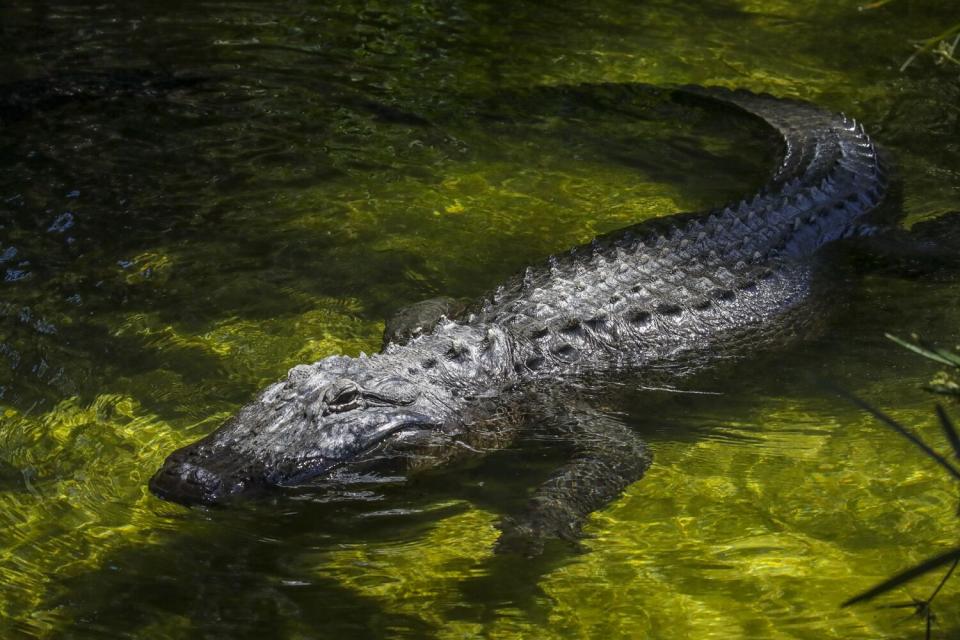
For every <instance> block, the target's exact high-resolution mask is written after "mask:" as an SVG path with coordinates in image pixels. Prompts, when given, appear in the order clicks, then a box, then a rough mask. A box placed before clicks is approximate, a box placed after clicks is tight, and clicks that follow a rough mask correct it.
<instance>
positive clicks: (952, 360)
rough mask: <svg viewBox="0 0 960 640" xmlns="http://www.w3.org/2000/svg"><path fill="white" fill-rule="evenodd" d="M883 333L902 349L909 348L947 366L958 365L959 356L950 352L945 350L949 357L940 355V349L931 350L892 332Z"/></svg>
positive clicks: (959, 361)
mask: <svg viewBox="0 0 960 640" xmlns="http://www.w3.org/2000/svg"><path fill="white" fill-rule="evenodd" d="M883 335H884V336H886V337H887V338H888V339H889V340H893V341H894V342H896V343H897V344H898V345H900V346H901V347H903V348H904V349H909V350H910V351H913V352H914V353H916V354H919V355H921V356H923V357H924V358H928V359H930V360H933V361H934V362H939V363H940V364H945V365H947V366H948V367H960V358H957V356H955V355H954V354H952V353H949V352H946V353H947V355H948V356H949V357H944V356H943V355H941V353H942V350H937V351H932V350H930V349H926V348H924V347H922V346H920V345H917V344H914V343H912V342H907V341H906V340H904V339H903V338H898V337H897V336H895V335H893V334H892V333H885V334H883Z"/></svg>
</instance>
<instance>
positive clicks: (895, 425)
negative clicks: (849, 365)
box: [837, 389, 960, 480]
mask: <svg viewBox="0 0 960 640" xmlns="http://www.w3.org/2000/svg"><path fill="white" fill-rule="evenodd" d="M837 393H839V394H840V395H842V396H843V397H845V398H847V399H848V400H850V402H852V403H854V404H855V405H857V406H858V407H860V408H861V409H863V410H864V411H866V412H867V413H869V414H870V415H872V416H873V417H874V418H876V419H877V420H879V421H880V422H882V423H884V424H885V425H887V426H888V427H890V428H891V429H893V430H894V431H896V432H897V433H899V434H900V435H902V436H903V437H904V438H906V439H907V440H909V441H910V442H912V443H913V444H915V445H917V447H919V448H920V450H921V451H923V452H924V453H925V454H927V456H929V457H930V458H932V459H933V460H934V461H936V462H937V464H939V465H940V466H941V467H943V468H944V469H946V470H947V471H948V472H949V473H950V475H952V476H953V477H954V479H956V480H960V471H958V470H957V468H956V467H954V466H953V465H952V464H950V461H949V460H947V459H946V458H944V457H943V456H942V455H940V454H939V453H937V452H936V451H934V450H933V449H931V448H930V446H929V445H928V444H927V443H926V442H924V441H923V440H921V439H920V438H918V437H917V436H915V435H914V434H913V433H911V432H910V431H909V430H907V428H906V427H904V426H903V425H902V424H900V423H899V422H897V421H896V420H894V419H893V418H891V417H890V416H888V415H887V414H885V413H884V412H882V411H880V410H879V409H877V408H875V407H874V406H873V405H871V404H870V403H868V402H866V401H864V400H861V399H860V398H858V397H857V396H855V395H853V394H852V393H850V392H848V391H844V390H843V389H837Z"/></svg>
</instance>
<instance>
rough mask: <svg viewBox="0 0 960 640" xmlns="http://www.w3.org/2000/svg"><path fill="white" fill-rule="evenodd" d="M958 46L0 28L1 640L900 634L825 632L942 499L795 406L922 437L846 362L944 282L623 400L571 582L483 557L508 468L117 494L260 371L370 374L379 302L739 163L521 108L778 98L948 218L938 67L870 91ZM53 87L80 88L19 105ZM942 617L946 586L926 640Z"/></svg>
mask: <svg viewBox="0 0 960 640" xmlns="http://www.w3.org/2000/svg"><path fill="white" fill-rule="evenodd" d="M958 19H960V18H958V14H957V12H956V10H955V8H953V7H952V5H951V3H948V2H940V3H935V2H927V3H923V2H910V1H908V0H902V1H897V0H895V1H894V2H891V3H889V4H887V5H885V6H883V7H880V8H878V9H875V10H869V11H858V10H857V6H856V3H853V2H850V3H846V2H844V3H838V2H807V3H796V2H786V1H768V2H763V1H760V0H757V1H750V0H743V1H739V2H738V1H734V0H728V1H720V0H718V1H714V2H675V1H670V2H668V1H666V0H662V1H656V2H645V3H635V2H615V1H612V0H610V1H605V2H593V3H563V2H561V3H559V4H558V3H533V2H523V1H519V2H517V1H515V2H510V3H445V2H413V3H378V2H373V3H371V2H365V3H359V2H357V3H353V4H350V3H346V2H343V3H330V2H326V3H320V2H271V3H267V2H264V3H259V4H258V3H252V2H246V3H243V2H237V3H223V2H203V3H186V2H183V3H180V2H155V3H134V4H130V3H111V2H105V3H97V4H87V3H82V2H61V3H49V2H8V3H5V4H4V5H3V7H0V36H2V37H0V81H3V82H5V83H11V84H8V85H7V88H6V89H4V93H3V96H2V99H0V107H2V108H0V118H2V120H3V128H2V135H0V167H2V171H0V274H2V277H3V282H2V283H0V287H2V294H0V295H2V298H0V523H2V524H0V635H3V636H4V637H32V636H38V637H78V638H85V637H111V638H112V637H137V638H187V637H190V638H193V637H210V638H214V637H217V638H220V637H222V638H246V637H251V638H263V637H278V638H322V637H443V638H446V637H470V636H474V635H481V634H489V635H491V636H494V637H514V636H516V637H604V638H607V637H610V638H621V637H622V638H642V637H649V638H708V637H715V638H740V637H753V638H855V637H862V638H876V637H891V638H893V637H896V638H901V637H907V638H909V637H922V625H921V624H920V623H919V621H917V620H916V619H913V620H911V619H906V620H905V619H904V618H905V616H906V612H905V610H903V609H878V608H876V607H872V606H860V607H854V608H851V609H840V608H839V603H841V602H842V601H843V600H844V599H846V598H848V597H850V596H851V595H854V594H856V593H857V592H859V591H861V590H863V589H865V588H867V587H869V586H871V585H873V584H875V583H876V582H878V581H880V580H881V579H883V578H884V577H886V576H888V575H890V574H892V573H894V572H896V571H898V570H900V569H902V568H904V567H907V566H909V565H911V564H913V563H916V562H918V561H919V560H921V559H922V558H924V557H926V556H927V555H931V554H933V553H935V552H937V551H940V550H943V549H946V548H947V547H948V546H949V545H951V544H956V539H957V533H958V520H957V519H956V517H955V512H956V501H957V495H956V488H955V487H954V486H952V485H951V484H950V482H949V481H948V479H947V478H946V477H945V474H943V473H941V472H940V471H938V469H937V468H935V467H934V466H932V465H931V464H930V463H929V462H928V461H927V460H925V459H924V458H923V457H922V455H921V454H919V453H918V452H916V451H915V450H914V449H913V448H911V446H910V445H909V444H908V443H905V442H903V441H901V440H900V439H899V438H897V437H895V436H893V435H892V434H891V433H889V432H888V431H887V430H885V428H884V427H882V426H879V425H877V424H875V423H874V422H873V421H872V420H871V419H870V418H868V417H866V416H864V415H862V414H861V413H859V412H858V411H857V410H856V409H854V408H852V407H851V406H849V404H848V403H846V402H844V401H843V400H840V399H838V398H836V397H834V396H832V395H831V394H830V393H829V392H827V391H825V390H824V387H823V386H822V381H824V380H826V381H831V382H833V383H835V384H839V385H842V386H844V387H846V388H849V389H851V390H853V391H855V392H856V393H858V394H859V395H861V396H863V397H865V398H867V399H868V400H870V401H872V402H874V403H876V404H878V405H880V406H882V407H884V408H886V409H889V410H890V412H891V413H893V414H894V415H896V416H897V417H898V418H900V419H902V420H903V421H905V422H908V423H909V424H911V425H914V426H915V427H916V428H917V429H918V430H919V431H920V432H921V433H923V434H924V435H925V437H927V439H928V440H931V441H935V442H942V441H941V440H940V439H939V438H940V434H939V433H938V429H937V426H936V424H935V422H934V420H933V415H932V411H931V407H932V401H931V399H930V398H929V397H928V396H926V395H925V394H924V393H923V392H922V391H920V390H919V389H918V388H917V387H918V384H919V383H920V382H923V381H925V380H926V379H927V378H928V377H929V376H930V375H931V374H932V373H933V369H932V368H931V366H930V365H928V364H927V363H925V362H922V361H919V360H918V359H917V358H916V357H915V356H911V355H909V354H907V353H905V352H903V351H902V350H900V349H898V348H897V347H895V346H894V345H893V344H892V343H890V342H888V341H886V340H885V339H884V338H883V333H884V332H885V331H889V332H892V333H897V334H902V335H906V334H909V333H911V332H918V333H921V334H923V335H925V336H927V337H928V338H931V339H934V340H938V341H940V342H942V343H944V344H948V345H949V344H954V343H956V342H957V341H958V337H957V327H958V320H960V311H958V309H957V306H956V302H955V301H956V300H957V299H958V294H960V286H958V285H957V284H956V283H950V282H930V281H917V280H908V279H901V278H897V277H894V276H890V275H876V274H873V275H871V274H865V275H863V276H862V277H857V278H851V282H850V286H849V287H848V288H847V289H845V291H846V292H847V293H845V294H844V297H843V299H842V300H838V301H837V304H836V305H835V306H836V308H837V309H838V313H837V314H836V317H835V318H834V319H833V320H831V322H830V323H829V324H828V327H827V330H826V331H825V332H824V333H822V334H820V335H816V336H811V337H810V338H809V339H808V340H806V341H803V342H802V343H799V344H795V345H792V346H790V347H787V348H785V349H784V350H783V351H781V352H778V353H772V354H763V355H760V356H758V357H757V358H756V359H753V360H751V361H749V362H746V363H742V364H741V365H739V366H737V367H734V368H728V369H725V370H721V371H717V372H714V373H713V374H710V375H706V376H703V377H702V378H699V379H697V380H696V381H692V382H691V387H690V390H698V391H699V390H704V391H712V392H717V393H720V395H693V394H680V395H670V394H663V393H657V392H652V391H649V390H643V389H641V388H640V387H642V380H639V381H631V382H629V383H627V384H625V385H624V389H623V393H622V394H620V395H621V400H620V401H619V402H620V406H617V407H613V409H615V410H617V411H621V412H623V414H624V417H625V419H626V420H628V421H630V423H631V424H632V425H634V426H635V427H636V428H637V429H640V430H642V431H643V432H644V433H645V434H647V436H648V439H649V441H650V442H651V445H652V447H653V449H654V452H655V464H654V466H653V468H652V469H651V471H650V473H649V474H648V475H647V477H646V478H644V479H643V480H642V481H641V482H639V483H637V484H635V485H634V486H632V487H630V489H629V490H628V491H627V492H626V494H625V495H624V496H623V497H622V498H621V499H620V500H618V501H616V502H615V503H614V504H612V505H611V506H610V507H608V508H607V509H604V510H603V511H601V512H600V513H597V514H596V515H595V516H594V517H593V518H592V519H591V520H590V523H589V525H588V527H587V530H588V533H589V534H590V535H591V537H590V538H589V539H587V540H586V541H585V542H584V545H583V549H582V550H581V551H580V552H574V551H572V550H570V549H568V548H566V547H563V546H560V545H558V546H556V547H554V548H551V549H549V550H548V553H547V554H545V556H544V557H542V558H538V559H535V560H530V561H524V562H518V561H517V560H516V559H503V558H499V557H497V556H494V555H493V554H492V553H491V545H492V543H493V541H494V540H495V538H496V535H497V532H496V529H495V527H494V524H495V522H496V520H497V519H498V518H499V516H500V515H501V514H502V513H503V512H504V511H505V510H509V509H510V508H513V507H515V506H516V505H517V504H518V503H519V502H520V501H522V496H523V495H525V492H527V491H529V490H530V488H531V487H533V486H535V484H536V482H537V479H538V478H541V477H542V476H543V474H544V473H546V470H547V469H548V468H549V465H550V464H552V463H554V462H555V461H554V460H551V459H545V458H544V457H543V456H542V455H541V453H540V452H538V451H536V450H535V449H519V450H513V451H506V452H501V453H499V454H496V455H493V456H491V457H489V458H488V459H487V460H485V461H484V462H483V463H482V464H481V465H480V466H479V467H472V468H470V469H449V470H445V471H443V472H440V473H437V474H433V475H431V476H429V477H424V478H420V479H418V480H416V481H414V482H411V483H409V486H404V487H391V488H387V489H385V490H384V491H383V492H382V493H369V494H359V495H354V496H350V497H347V498H344V499H343V500H340V501H334V502H321V501H317V500H314V499H312V498H311V496H309V495H301V496H291V497H288V498H286V499H281V500H278V501H276V502H268V503H258V504H255V505H250V506H248V507H243V508H238V509H233V510H219V511H205V510H187V509H184V508H181V507H178V506H175V505H170V504H166V503H164V502H161V501H159V500H157V499H156V498H154V497H152V496H151V495H150V494H149V493H148V492H147V490H146V480H147V478H148V477H149V475H150V474H151V473H152V472H153V470H154V469H155V468H156V467H157V466H158V465H159V464H160V462H161V461H162V459H163V457H164V456H165V454H166V453H167V452H169V451H170V450H172V449H173V448H175V447H177V446H180V445H182V444H185V443H187V442H189V441H191V440H193V439H195V438H197V437H199V436H200V435H202V434H205V433H206V432H208V431H210V430H211V429H213V428H214V427H215V426H216V425H217V424H218V423H219V422H220V421H222V420H223V419H224V418H225V417H226V416H228V415H229V414H230V413H231V412H232V411H234V410H236V409H237V408H238V407H239V406H240V404H242V403H243V402H244V401H245V400H247V399H249V398H250V397H251V396H252V395H253V393H254V392H255V391H256V390H258V389H259V388H260V387H261V386H263V385H264V384H266V383H268V382H271V381H273V380H275V379H277V378H278V377H279V376H281V375H282V374H283V373H284V372H285V371H286V369H287V368H289V367H290V366H292V365H294V364H296V363H299V362H306V361H312V360H316V359H319V358H321V357H323V356H327V355H330V354H334V353H346V354H356V353H358V352H359V351H360V350H366V351H368V352H369V351H374V350H376V348H377V346H378V345H379V341H380V332H381V330H382V326H383V318H384V317H385V316H387V315H389V314H390V313H392V312H393V311H395V310H396V309H398V308H399V307H401V306H404V305H405V304H408V303H410V302H413V301H416V300H420V299H423V298H426V297H430V296H433V295H438V294H447V295H454V296H474V295H478V294H480V293H482V292H483V291H484V290H486V289H488V288H490V287H492V286H493V285H495V284H496V283H497V282H498V281H499V280H500V279H501V278H503V277H505V276H507V275H509V274H511V273H512V272H514V271H516V270H518V269H519V268H522V267H523V266H524V265H526V264H527V263H529V262H532V261H534V260H537V259H541V258H542V257H543V256H545V255H546V254H548V253H550V252H552V251H558V250H561V249H564V248H565V247H567V246H569V245H570V244H572V243H575V242H579V241H583V240H585V239H587V238H589V237H591V236H593V235H594V234H596V233H598V232H601V231H605V230H609V229H613V228H616V227H618V226H622V225H624V224H627V223H629V222H633V221H636V220H640V219H643V218H646V217H650V216H654V215H664V214H669V213H671V212H674V211H680V210H695V209H698V208H703V207H707V206H711V205H714V204H717V203H720V202H723V201H726V200H732V199H736V198H737V197H739V196H740V195H742V194H746V193H749V192H750V191H751V190H753V189H754V188H755V187H756V186H757V185H759V184H760V183H761V182H762V180H763V177H764V176H765V175H766V172H767V171H768V169H769V167H770V163H771V161H772V151H773V148H772V147H771V145H770V141H769V140H768V138H767V137H766V136H764V135H758V131H757V127H756V126H754V125H752V124H751V123H749V122H744V121H742V120H740V119H737V118H735V117H730V116H729V115H727V116H724V115H722V114H715V113H709V112H704V111H702V110H697V109H680V108H677V107H676V106H673V107H665V106H663V105H660V104H657V103H655V102H654V103H648V102H645V101H644V100H643V99H642V97H640V98H638V96H636V95H632V94H631V93H630V92H628V91H624V90H619V89H616V88H602V87H593V88H582V89H578V90H564V89H557V88H554V89H544V88H542V87H544V86H552V85H568V84H576V83H584V82H590V83H596V82H615V83H625V82H645V83H652V84H664V83H674V84H676V83H687V82H695V83H713V84H725V85H729V86H742V87H746V88H750V89H754V90H765V91H770V92H773V93H776V94H779V95H789V96H797V97H802V98H805V99H809V100H813V101H815V102H818V103H822V104H825V105H827V106H829V107H831V108H834V109H837V110H844V111H846V112H848V113H851V114H853V115H856V116H857V117H859V118H862V119H863V120H864V121H865V122H866V123H867V125H868V127H869V129H870V130H871V131H873V132H874V133H875V134H876V137H877V138H878V139H879V141H880V142H881V143H883V144H884V145H885V147H886V148H887V149H888V150H889V151H890V153H891V155H892V156H893V157H894V158H895V159H896V162H897V165H898V167H899V172H900V175H901V178H902V182H903V198H904V216H905V219H906V220H908V221H916V220H921V219H926V218H932V217H935V216H937V215H939V214H941V213H944V212H947V211H951V210H954V209H958V208H960V159H958V158H960V156H958V153H960V143H958V141H960V110H958V107H957V105H958V104H960V101H958V98H960V82H958V78H960V67H956V66H951V65H936V64H934V62H933V58H932V57H930V56H923V57H920V58H919V59H918V60H917V62H916V63H915V64H914V65H913V66H912V67H911V68H909V69H907V70H906V71H905V72H902V73H901V72H900V71H898V67H899V66H900V64H901V63H902V62H903V60H904V59H906V57H907V56H908V55H909V54H910V52H911V51H912V49H911V47H910V44H909V40H910V39H912V38H925V37H929V36H931V35H934V34H936V33H939V32H941V31H943V30H944V29H945V28H946V27H948V26H949V25H951V24H953V23H954V22H956V21H957V20H958ZM120 69H123V70H126V71H125V72H124V73H118V70H120ZM142 71H149V72H150V73H151V74H153V76H151V77H152V79H151V80H144V78H145V76H143V75H138V74H140V73H141V72H142ZM97 74H101V75H97ZM36 78H41V79H43V78H46V79H47V80H41V81H39V82H35V83H33V84H23V82H22V81H24V80H28V79H36ZM144 82H146V83H147V85H148V86H150V87H151V88H150V90H149V91H146V92H144V91H142V90H138V89H137V87H141V88H142V87H143V86H144ZM15 83H20V84H15ZM70 83H77V84H78V86H84V87H95V90H89V91H83V92H81V95H77V96H75V97H74V98H71V99H67V100H59V99H55V98H54V96H55V93H56V92H55V91H51V90H50V88H51V87H64V86H68V85H69V84H70ZM538 87H540V88H538ZM14 91H18V92H19V94H18V95H21V96H23V95H29V96H32V97H33V99H34V102H33V103H32V104H35V108H33V109H29V110H22V109H18V108H14V106H13V103H11V102H10V101H9V97H10V96H11V95H13V92H14ZM3 100H7V102H3ZM845 277H849V276H845ZM935 580H936V578H935V577H931V578H930V579H928V580H925V581H921V582H920V583H917V584H915V585H912V586H910V587H908V588H907V589H904V590H902V591H901V592H900V593H899V594H897V595H896V596H891V597H889V598H887V599H886V600H884V603H886V604H890V603H898V602H903V601H907V600H909V597H910V596H918V597H921V596H925V595H927V594H928V593H929V591H930V590H932V588H933V586H934V584H935ZM958 602H960V582H958V581H954V582H953V584H950V585H948V587H947V588H946V589H945V591H944V592H943V593H942V594H941V595H940V596H939V598H938V606H937V607H936V609H935V610H936V613H937V614H938V627H937V630H938V633H940V634H941V635H942V636H943V637H949V636H951V635H954V634H956V633H957V631H958V629H960V614H958V607H957V604H958Z"/></svg>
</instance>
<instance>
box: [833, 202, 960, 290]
mask: <svg viewBox="0 0 960 640" xmlns="http://www.w3.org/2000/svg"><path fill="white" fill-rule="evenodd" d="M831 253H833V254H834V255H837V254H839V257H840V259H841V260H842V261H843V262H845V263H847V264H848V265H850V266H851V267H853V268H854V269H855V271H856V272H858V273H864V272H866V273H879V274H884V275H890V276H894V277H901V278H924V279H954V278H956V277H957V276H958V274H960V211H954V212H950V213H945V214H943V215H941V216H939V217H938V218H935V219H933V220H925V221H923V222H918V223H917V224H915V225H913V227H911V228H910V230H909V231H908V230H906V229H900V228H891V229H883V230H881V231H879V232H878V233H876V234H874V235H869V236H864V237H861V238H851V239H849V240H847V241H845V242H841V243H838V244H837V245H836V247H834V248H833V249H832V251H831ZM841 264H842V263H841Z"/></svg>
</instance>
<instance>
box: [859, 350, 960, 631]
mask: <svg viewBox="0 0 960 640" xmlns="http://www.w3.org/2000/svg"><path fill="white" fill-rule="evenodd" d="M886 336H887V338H889V339H890V340H893V341H894V342H896V343H897V344H899V345H900V346H902V347H904V348H906V349H908V350H910V351H913V352H914V353H916V354H919V355H921V356H923V357H925V358H927V359H929V360H932V361H933V362H937V363H940V364H943V365H946V366H947V369H946V370H944V371H941V372H939V373H938V374H937V375H936V376H935V377H934V378H933V379H932V380H931V381H930V382H929V383H927V384H926V385H924V386H923V388H924V389H925V390H927V391H929V392H931V393H935V394H940V395H946V396H951V397H953V398H954V399H955V400H960V384H958V379H960V355H958V354H957V353H956V352H953V351H949V350H947V349H942V348H940V347H937V346H935V345H932V344H930V343H928V342H925V341H924V340H922V339H920V338H919V337H917V336H912V338H913V341H912V342H911V341H908V340H903V339H902V338H898V337H897V336H894V335H891V334H886ZM844 395H845V396H847V397H848V398H849V399H850V400H851V401H852V402H853V403H854V404H856V405H858V406H859V407H861V408H862V409H864V410H865V411H867V412H868V413H870V414H871V415H873V416H874V417H875V418H877V420H879V421H880V422H882V423H883V424H885V425H887V426H888V427H890V428H891V429H893V430H894V431H896V432H897V433H899V434H900V435H902V436H903V437H904V438H906V439H907V440H909V441H910V442H912V443H913V444H915V445H917V447H919V449H920V450H921V451H923V453H924V454H925V455H927V457H929V458H931V459H932V460H934V461H935V462H936V463H937V464H939V465H940V466H941V467H943V468H944V469H945V470H946V471H947V473H948V474H949V475H951V476H952V477H953V479H954V480H957V481H960V470H958V468H957V466H956V465H955V464H954V463H953V462H951V461H950V460H949V459H948V457H947V456H944V455H942V454H940V453H938V452H937V451H936V450H935V449H934V448H933V447H932V446H930V445H929V444H927V443H926V442H924V440H923V439H922V438H920V437H919V436H917V435H916V434H915V433H913V432H912V431H911V430H910V429H908V428H907V427H906V426H905V425H903V424H902V423H900V422H898V421H897V420H895V419H893V418H892V417H890V416H889V415H887V414H886V413H884V412H882V411H880V410H879V409H877V408H876V407H874V406H873V405H871V404H869V403H868V402H866V401H864V400H861V399H860V398H858V397H856V396H854V395H852V394H848V393H844ZM936 414H937V420H938V421H939V423H940V426H941V427H942V429H943V433H944V436H945V437H946V439H947V441H948V442H949V443H950V447H951V448H952V450H953V457H954V458H955V459H956V460H960V435H958V432H957V428H956V425H954V423H953V421H952V420H951V418H950V416H949V415H948V414H947V412H946V410H945V409H944V408H943V406H942V405H940V404H937V405H936ZM957 514H958V515H960V504H958V509H957ZM958 564H960V546H956V547H954V548H952V549H949V550H947V551H945V552H943V553H940V554H937V555H935V556H933V557H931V558H928V559H926V560H924V561H923V562H921V563H920V564H918V565H915V566H913V567H910V568H909V569H906V570H904V571H901V572H900V573H897V574H896V575H894V576H892V577H891V578H888V579H887V580H884V581H883V582H881V583H880V584H878V585H876V586H875V587H873V588H871V589H868V590H867V591H864V592H863V593H860V594H858V595H856V596H854V597H852V598H850V599H849V600H847V601H846V602H844V603H843V605H842V606H844V607H848V606H850V605H853V604H857V603H860V602H867V601H869V600H873V599H874V598H876V597H877V596H880V595H883V594H885V593H889V592H891V591H893V590H895V589H898V588H900V587H901V586H903V585H905V584H906V583H908V582H910V581H912V580H914V579H916V578H919V577H920V576H924V575H927V574H929V573H932V572H934V571H937V570H938V569H941V568H942V567H944V566H947V567H948V568H947V571H946V573H944V575H943V577H942V578H941V579H940V581H939V582H938V583H937V586H936V588H934V590H933V591H932V592H931V593H930V595H929V596H928V597H926V598H924V599H919V598H912V599H911V601H910V602H905V603H897V604H892V605H887V607H888V608H905V609H914V612H915V614H916V615H918V616H921V617H922V618H923V619H924V623H925V625H926V636H925V637H926V638H930V637H931V636H930V634H931V631H932V626H933V621H934V619H935V616H934V613H933V606H932V605H933V600H934V599H935V598H936V597H937V595H938V594H939V593H940V592H941V590H942V589H943V586H944V585H945V584H946V583H947V581H948V580H950V578H951V577H952V576H953V574H954V571H955V570H956V568H957V565H958Z"/></svg>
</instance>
